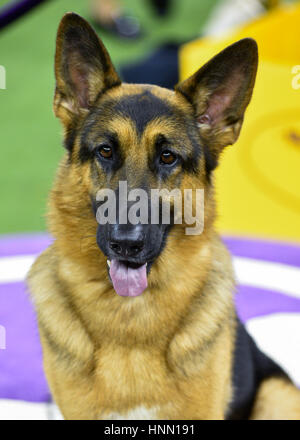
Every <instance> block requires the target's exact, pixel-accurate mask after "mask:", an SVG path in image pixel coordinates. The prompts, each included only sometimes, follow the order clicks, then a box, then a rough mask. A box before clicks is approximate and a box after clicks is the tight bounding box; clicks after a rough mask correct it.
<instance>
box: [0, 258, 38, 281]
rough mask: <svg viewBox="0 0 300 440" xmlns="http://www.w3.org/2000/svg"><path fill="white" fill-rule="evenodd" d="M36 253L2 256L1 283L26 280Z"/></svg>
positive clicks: (0, 265) (0, 262) (0, 266)
mask: <svg viewBox="0 0 300 440" xmlns="http://www.w3.org/2000/svg"><path fill="white" fill-rule="evenodd" d="M35 258H36V255H17V256H14V257H4V258H0V283H16V282H18V281H24V279H25V278H26V275H27V273H28V271H29V269H30V267H31V265H32V263H33V262H34V260H35Z"/></svg>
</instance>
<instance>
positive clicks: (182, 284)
mask: <svg viewBox="0 0 300 440" xmlns="http://www.w3.org/2000/svg"><path fill="white" fill-rule="evenodd" d="M257 62H258V54H257V45H256V43H255V41H254V40H252V39H248V38H247V39H243V40H240V41H238V42H236V43H235V44H233V45H231V46H229V47H228V48H226V49H225V50H223V51H222V52H221V53H219V54H218V55H216V56H215V57H214V58H213V59H212V60H210V61H209V62H208V63H207V64H205V65H204V66H203V67H202V68H200V70H198V71H197V72H196V73H195V74H194V75H193V76H191V77H190V78H188V79H187V80H185V81H183V82H181V83H179V84H178V85H177V86H176V87H175V90H174V91H171V90H167V89H164V88H160V87H157V86H152V85H133V84H123V83H121V80H120V78H119V76H118V74H117V73H116V70H115V69H114V67H113V65H112V63H111V60H110V57H109V55H108V52H107V51H106V49H105V47H104V45H103V43H102V42H101V40H99V39H98V37H97V35H96V34H95V32H94V31H93V30H92V28H91V27H90V26H89V24H88V23H87V22H86V21H85V20H83V19H82V18H81V17H79V16H78V15H76V14H74V13H68V14H66V15H65V16H64V17H63V19H62V21H61V23H60V26H59V29H58V35H57V46H56V56H55V75H56V90H55V98H54V112H55V115H56V116H58V117H59V118H60V120H61V122H62V125H63V127H64V144H65V147H66V155H65V157H64V158H63V160H62V163H61V165H60V167H59V170H58V174H57V177H56V180H55V183H54V187H53V189H52V192H51V196H50V203H49V205H50V206H49V227H50V231H51V233H52V235H53V237H54V242H53V244H52V245H51V246H50V247H49V248H48V249H47V250H46V251H45V252H43V253H42V255H41V256H39V257H38V259H37V260H36V262H35V263H34V265H33V267H32V269H31V271H30V274H29V277H28V284H29V288H30V291H31V295H32V298H33V300H34V304H35V308H36V310H37V316H38V325H39V331H40V336H41V341H42V346H43V356H44V366H45V371H46V376H47V379H48V381H49V384H50V388H51V392H52V394H53V397H54V399H55V401H56V403H57V404H58V406H59V408H60V410H61V412H62V414H63V416H64V417H65V418H66V419H168V420H178V419H190V420H191V419H192V420H195V419H249V418H250V419H298V418H300V392H299V391H298V390H297V388H296V387H295V386H294V385H293V384H292V382H291V381H290V379H289V378H288V376H287V375H286V374H285V373H284V372H283V371H282V370H281V368H280V367H279V366H277V365H276V364H275V363H274V362H273V361H272V360H271V359H269V358H268V357H267V356H265V355H264V354H263V353H262V352H260V351H259V349H258V348H257V347H256V345H255V343H254V342H253V340H252V339H251V337H250V336H249V335H248V334H247V333H246V330H245V329H244V327H243V326H242V324H241V323H240V322H239V320H238V318H237V315H236V312H235V308H234V304H233V294H234V289H235V287H234V286H235V284H234V275H233V270H232V266H231V259H230V255H229V254H228V252H227V250H226V248H225V246H224V245H223V243H222V241H221V240H220V238H219V237H218V235H217V233H216V232H215V229H214V220H215V204H214V191H213V171H214V169H215V168H216V166H217V163H218V158H219V155H220V153H221V151H222V149H223V148H224V147H225V146H227V145H229V144H233V143H234V142H235V141H236V140H237V138H238V136H239V132H240V129H241V126H242V122H243V117H244V112H245V110H246V107H247V105H248V104H249V101H250V98H251V94H252V89H253V86H254V82H255V76H256V70H257ZM121 181H126V183H127V188H128V190H131V189H136V188H143V189H144V191H146V192H147V193H150V190H152V189H163V188H165V189H168V190H172V189H174V188H176V189H179V190H180V191H182V192H183V191H184V190H185V189H187V188H189V189H194V190H195V189H197V188H200V189H203V190H204V194H205V197H204V228H203V232H202V233H201V234H194V235H193V234H186V233H185V226H186V222H184V221H183V222H182V224H176V223H175V222H174V221H171V220H170V223H169V224H164V223H163V222H162V221H161V216H160V217H159V218H160V220H159V222H158V223H157V224H150V223H149V224H144V223H143V224H142V223H141V222H138V223H137V224H132V223H129V222H127V223H125V224H123V223H121V222H120V221H119V220H118V219H119V215H118V218H117V221H116V223H115V224H113V223H106V224H102V225H101V224H99V222H98V221H97V218H96V217H97V211H98V209H99V206H101V203H100V202H99V201H98V199H97V193H98V191H99V190H100V189H102V188H109V189H110V190H112V191H113V192H114V194H115V196H116V198H117V199H118V197H119V189H118V185H119V182H121ZM193 203H195V201H194V199H193ZM172 206H173V205H172ZM149 209H150V208H149Z"/></svg>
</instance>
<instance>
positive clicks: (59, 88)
mask: <svg viewBox="0 0 300 440" xmlns="http://www.w3.org/2000/svg"><path fill="white" fill-rule="evenodd" d="M55 78H56V90H55V97H54V112H55V114H56V116H59V117H60V118H61V119H62V120H63V122H65V123H66V122H67V121H68V120H70V119H72V117H73V116H74V114H75V115H76V114H79V113H80V112H81V111H82V110H83V111H84V110H87V109H88V108H89V107H90V106H91V105H92V104H93V103H94V101H95V99H96V98H97V96H99V95H100V94H101V93H104V92H105V91H106V90H108V89H110V88H111V87H113V86H116V85H119V84H121V80H120V78H119V76H118V75H117V73H116V71H115V68H114V66H113V64H112V62H111V60H110V57H109V54H108V52H107V50H106V48H105V47H104V45H103V43H102V41H101V40H100V39H99V38H98V36H97V35H96V33H95V32H94V30H93V29H92V28H91V26H90V25H89V24H88V23H87V22H86V21H85V20H84V19H83V18H81V17H80V16H79V15H77V14H74V13H67V14H65V15H64V17H63V18H62V20H61V22H60V25H59V28H58V32H57V39H56V53H55Z"/></svg>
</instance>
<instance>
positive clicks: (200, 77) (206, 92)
mask: <svg viewBox="0 0 300 440" xmlns="http://www.w3.org/2000/svg"><path fill="white" fill-rule="evenodd" d="M257 62H258V53H257V44H256V42H255V41H254V40H252V39H251V38H245V39H243V40H240V41H238V42H236V43H234V44H232V45H231V46H229V47H227V48H226V49H225V50H223V51H222V52H220V53H219V54H218V55H216V56H215V57H214V58H212V59H211V60H210V61H209V62H208V63H207V64H205V65H204V66H203V67H202V68H201V69H199V70H198V71H197V72H196V73H195V74H194V75H192V76H191V77H190V78H188V79H186V80H185V81H183V82H181V83H179V84H178V85H177V86H176V87H175V90H176V91H177V92H180V93H181V94H183V95H184V96H185V97H186V98H187V99H188V100H189V101H190V102H191V103H192V105H193V106H194V109H195V115H196V119H197V122H198V126H199V129H200V133H201V136H202V138H203V139H204V141H205V142H206V144H207V147H208V148H209V149H210V151H211V153H212V155H213V157H214V160H215V161H217V157H218V154H219V152H220V151H221V150H222V148H223V147H225V146H226V145H230V144H233V143H234V142H235V141H236V140H237V138H238V136H239V133H240V129H241V126H242V122H243V117H244V112H245V110H246V107H247V105H248V104H249V102H250V99H251V95H252V90H253V86H254V82H255V77H256V71H257Z"/></svg>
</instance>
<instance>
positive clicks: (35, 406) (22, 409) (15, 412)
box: [0, 399, 50, 420]
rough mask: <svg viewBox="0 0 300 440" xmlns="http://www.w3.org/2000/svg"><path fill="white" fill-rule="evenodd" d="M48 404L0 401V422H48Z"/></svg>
mask: <svg viewBox="0 0 300 440" xmlns="http://www.w3.org/2000/svg"><path fill="white" fill-rule="evenodd" d="M49 418H50V417H49V404H47V403H32V402H23V401H22V400H8V399H1V400H0V420H48V419H49Z"/></svg>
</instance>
